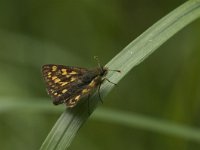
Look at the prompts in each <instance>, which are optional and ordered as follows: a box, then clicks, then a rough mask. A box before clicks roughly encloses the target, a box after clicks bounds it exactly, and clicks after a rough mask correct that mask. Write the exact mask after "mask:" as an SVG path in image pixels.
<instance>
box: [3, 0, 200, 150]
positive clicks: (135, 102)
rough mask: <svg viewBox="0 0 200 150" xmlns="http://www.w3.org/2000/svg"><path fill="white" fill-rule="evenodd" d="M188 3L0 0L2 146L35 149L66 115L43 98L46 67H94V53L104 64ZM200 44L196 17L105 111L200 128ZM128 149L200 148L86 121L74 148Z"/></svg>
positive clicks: (110, 100) (110, 98) (134, 75)
mask: <svg viewBox="0 0 200 150" xmlns="http://www.w3.org/2000/svg"><path fill="white" fill-rule="evenodd" d="M183 2H185V1H183V0H168V1H159V0H154V1H152V0H151V1H149V0H134V1H132V0H108V1H107V0H101V1H97V0H96V1H95V0H77V1H73V0H66V1H64V0H57V1H53V0H48V1H47V0H41V1H39V0H38V1H35V0H18V1H15V0H0V84H1V86H0V149H4V150H10V149H15V150H27V149H28V150H35V149H38V148H39V147H40V146H41V144H42V142H43V140H44V139H45V138H46V136H47V134H48V132H49V131H50V129H51V128H52V126H53V125H54V123H55V122H56V120H57V118H58V117H59V116H60V114H61V113H62V112H63V110H64V106H57V107H55V106H53V105H52V102H51V100H50V98H49V97H48V96H47V94H46V91H45V86H44V83H43V81H42V77H41V66H42V65H43V64H46V63H55V64H65V65H71V66H82V67H96V65H97V64H96V62H95V61H94V59H93V56H95V55H97V56H99V58H100V60H101V63H102V64H106V63H107V62H108V61H109V60H110V59H111V58H113V57H114V56H115V55H116V54H117V53H118V52H120V51H121V50H122V49H123V48H124V47H125V46H126V45H127V44H128V43H129V42H131V41H132V40H133V39H135V38H136V37H137V36H139V35H140V34H141V33H142V32H143V31H145V30H146V29H147V28H148V27H150V26H151V25H152V24H154V23H155V22H156V21H157V20H159V19H160V18H162V17H163V16H164V15H166V14H167V13H169V12H170V11H171V10H173V9H175V8H176V7H178V6H179V5H181V4H182V3H183ZM199 39H200V21H199V20H197V21H195V22H193V23H192V24H190V25H189V26H188V27H186V28H184V29H183V30H182V31H180V32H179V33H178V34H177V35H175V36H174V37H173V38H171V39H170V40H169V41H168V42H167V43H165V44H164V45H163V46H162V47H160V48H159V50H158V51H156V53H153V54H152V55H151V56H150V57H149V58H148V59H146V60H145V61H144V62H143V63H142V64H140V65H139V66H137V67H135V68H134V69H133V70H132V71H131V72H130V73H129V74H128V75H127V76H126V77H125V78H124V79H123V80H122V81H121V82H120V83H119V84H118V85H119V86H118V87H117V88H114V90H113V91H112V92H111V93H110V94H109V95H108V96H107V97H106V98H105V100H106V101H105V103H104V104H103V105H100V107H102V108H107V109H109V108H112V109H115V110H123V111H126V112H130V113H133V114H134V113H135V114H141V115H144V116H147V117H152V118H157V119H158V120H159V119H160V120H166V121H169V122H173V123H177V124H180V125H185V126H190V127H196V128H199V127H200V115H199V114H200V59H199V58H200V42H199ZM43 107H44V110H43ZM47 107H48V108H50V109H46V108H47ZM124 148H125V149H126V150H133V149H137V150H147V149H148V150H157V149H158V150H159V149H162V150H177V149H181V150H199V149H200V144H199V143H198V142H194V141H190V140H187V139H184V138H181V137H175V136H170V135H166V134H162V133H155V132H152V131H148V130H142V129H138V128H129V127H125V126H122V125H118V124H115V123H108V122H106V121H103V120H98V119H95V120H93V119H89V121H88V122H87V123H86V124H85V125H84V126H83V127H82V128H81V130H80V131H79V133H78V135H77V136H76V138H75V139H74V141H73V143H72V145H71V147H70V150H78V149H87V150H102V149H103V150H111V149H113V150H122V149H124Z"/></svg>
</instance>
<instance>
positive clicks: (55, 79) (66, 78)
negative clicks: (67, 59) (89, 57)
mask: <svg viewBox="0 0 200 150" xmlns="http://www.w3.org/2000/svg"><path fill="white" fill-rule="evenodd" d="M87 72H88V70H87V69H85V68H78V67H70V66H64V65H54V64H47V65H44V66H43V67H42V73H43V77H44V80H45V83H46V87H47V92H48V94H49V95H50V96H51V97H52V98H53V103H54V104H55V105H57V104H61V103H64V102H66V101H67V100H69V99H70V98H71V97H73V96H74V93H77V90H79V87H82V88H83V86H81V85H80V84H82V83H81V82H80V77H81V76H83V75H84V74H85V73H87Z"/></svg>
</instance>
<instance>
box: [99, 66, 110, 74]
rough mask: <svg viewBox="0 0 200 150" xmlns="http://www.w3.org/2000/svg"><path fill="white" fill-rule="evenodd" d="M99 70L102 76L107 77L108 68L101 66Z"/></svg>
mask: <svg viewBox="0 0 200 150" xmlns="http://www.w3.org/2000/svg"><path fill="white" fill-rule="evenodd" d="M97 70H98V72H99V75H100V76H105V75H106V74H107V73H108V68H107V67H103V66H100V67H99V68H98V69H97Z"/></svg>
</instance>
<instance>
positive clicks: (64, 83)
mask: <svg viewBox="0 0 200 150" xmlns="http://www.w3.org/2000/svg"><path fill="white" fill-rule="evenodd" d="M68 83H69V82H63V83H62V84H61V86H64V85H66V84H68Z"/></svg>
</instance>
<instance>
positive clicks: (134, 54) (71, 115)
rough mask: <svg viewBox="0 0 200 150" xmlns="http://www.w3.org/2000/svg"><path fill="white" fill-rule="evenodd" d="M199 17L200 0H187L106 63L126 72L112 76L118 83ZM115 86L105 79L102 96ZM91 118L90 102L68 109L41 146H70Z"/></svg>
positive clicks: (112, 67) (52, 148) (93, 101)
mask: <svg viewBox="0 0 200 150" xmlns="http://www.w3.org/2000/svg"><path fill="white" fill-rule="evenodd" d="M198 17H200V0H190V1H187V2H186V3H184V4H183V5H182V6H180V7H178V8H177V9H175V10H174V11H172V12H171V13H169V14H168V15H167V16H165V17H164V18H162V19H161V20H159V21H158V22H157V23H155V24H154V25H153V26H152V27H150V28H149V29H148V30H147V31H145V32H144V33H143V34H142V35H141V36H139V37H138V38H137V39H136V40H134V41H133V42H131V43H130V44H129V45H128V46H127V47H125V48H124V50H122V51H121V52H120V53H119V54H118V55H117V56H116V57H114V58H113V59H112V60H111V61H110V62H109V63H108V64H107V65H106V66H107V67H109V68H111V69H119V70H121V71H122V73H121V74H119V73H115V72H109V74H108V76H107V77H108V79H109V80H111V81H113V82H115V83H118V82H119V81H120V80H121V79H122V78H123V77H124V76H125V75H126V74H127V73H128V72H129V71H130V70H131V69H132V68H133V67H134V66H136V65H137V64H139V63H140V62H142V61H143V60H144V59H145V58H147V57H148V56H149V55H150V54H151V53H153V52H154V51H155V50H156V49H157V48H158V47H159V46H160V45H162V44H163V43H164V42H165V41H167V40H168V39H169V38H170V37H172V36H173V35H174V34H175V33H177V32H178V31H179V30H181V29H182V28H183V27H185V26H186V25H188V24H189V23H191V22H192V21H193V20H195V19H197V18H198ZM112 88H113V85H112V84H110V83H107V82H105V83H104V84H102V88H101V95H102V96H105V95H106V94H108V93H109V91H110V90H111V89H112ZM97 99H98V98H97V96H93V97H92V99H91V101H92V104H91V105H92V106H91V107H92V108H95V107H96V104H97V101H98V100H97ZM88 117H89V115H88V109H87V105H86V104H81V105H79V106H78V107H76V108H74V109H73V110H70V109H67V110H66V111H65V112H64V113H63V114H62V115H61V117H60V118H59V119H58V121H57V123H56V124H55V125H54V127H53V128H52V130H51V131H50V133H49V135H48V136H47V138H46V139H45V141H44V143H43V144H42V146H41V150H47V149H48V150H55V149H59V150H60V149H66V148H67V147H69V145H70V143H71V141H72V140H73V138H74V136H75V135H76V133H77V131H78V130H79V128H80V127H81V126H82V125H83V123H84V122H85V121H86V120H87V119H88Z"/></svg>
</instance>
